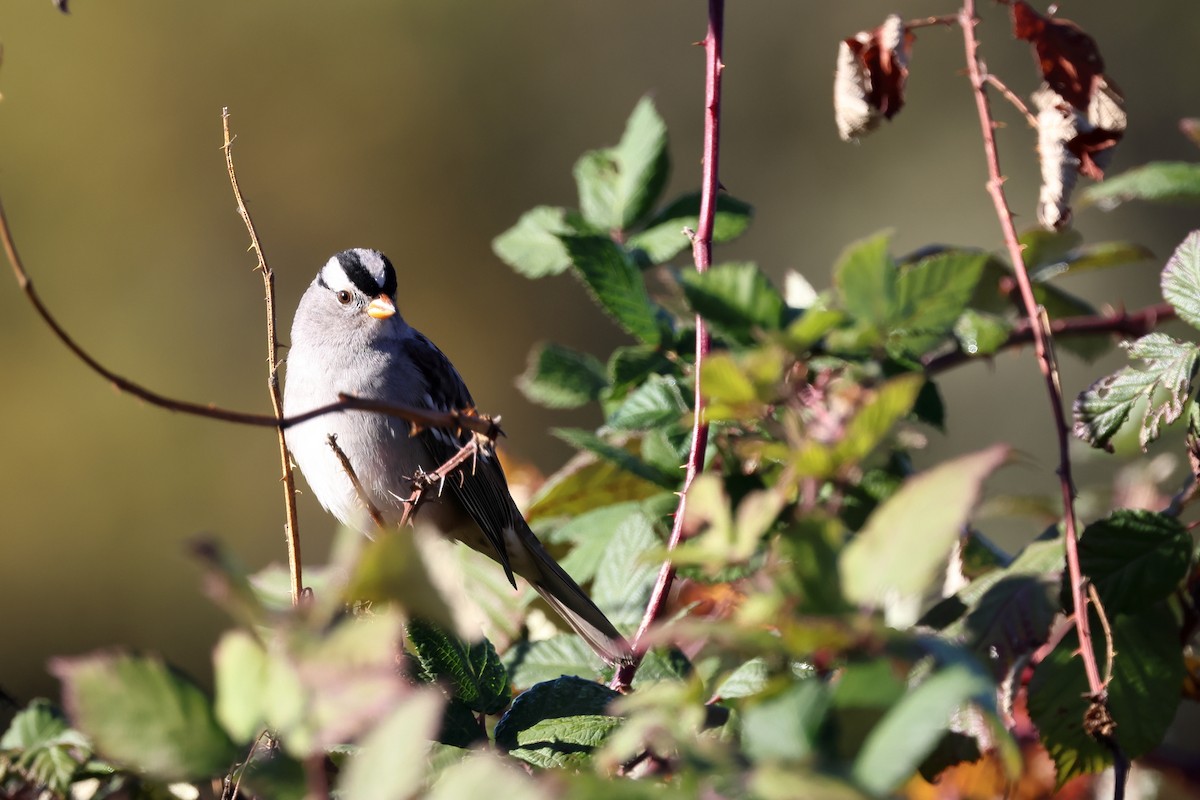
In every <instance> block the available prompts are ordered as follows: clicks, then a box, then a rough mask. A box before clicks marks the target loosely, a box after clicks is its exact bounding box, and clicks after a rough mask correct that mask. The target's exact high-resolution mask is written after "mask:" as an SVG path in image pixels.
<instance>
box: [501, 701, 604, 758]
mask: <svg viewBox="0 0 1200 800" xmlns="http://www.w3.org/2000/svg"><path fill="white" fill-rule="evenodd" d="M622 722H624V720H623V719H621V718H620V717H610V716H607V715H604V714H580V715H577V716H573V717H557V718H554V719H545V720H542V721H541V722H536V723H534V724H533V725H531V726H529V727H528V728H526V729H525V730H523V731H520V732H519V733H518V734H517V742H518V743H519V744H520V747H518V748H516V749H515V750H510V751H509V755H512V756H514V757H516V758H520V759H522V760H523V761H528V762H529V763H531V764H533V765H534V766H538V767H543V768H548V767H566V766H569V765H571V764H576V763H579V762H580V761H582V760H583V759H584V758H585V757H586V756H587V754H589V753H591V752H592V751H593V750H595V749H596V748H597V747H599V746H600V745H602V744H604V740H605V739H607V738H608V735H609V734H610V733H612V732H613V731H614V730H615V729H616V728H618V727H619V726H620V725H621V723H622Z"/></svg>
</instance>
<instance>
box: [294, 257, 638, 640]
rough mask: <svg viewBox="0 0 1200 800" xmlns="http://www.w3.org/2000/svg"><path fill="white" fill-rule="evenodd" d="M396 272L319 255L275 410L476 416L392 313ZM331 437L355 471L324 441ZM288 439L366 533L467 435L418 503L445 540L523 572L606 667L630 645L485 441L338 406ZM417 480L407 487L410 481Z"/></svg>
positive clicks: (339, 509)
mask: <svg viewBox="0 0 1200 800" xmlns="http://www.w3.org/2000/svg"><path fill="white" fill-rule="evenodd" d="M396 290H397V279H396V271H395V269H394V268H393V267H392V264H391V262H390V261H388V259H387V257H386V256H384V255H383V254H382V253H379V252H376V251H374V250H364V249H355V250H346V251H344V252H341V253H338V254H337V255H335V256H334V257H333V258H331V259H329V261H328V262H326V264H325V266H323V267H322V268H321V271H320V272H318V273H317V277H316V279H315V280H314V281H313V282H312V284H311V285H310V286H309V287H308V289H307V290H306V291H305V292H304V296H303V297H302V298H301V299H300V305H299V307H298V308H297V309H296V317H295V320H294V321H293V322H292V341H291V349H290V351H289V354H288V359H287V381H286V383H285V384H284V392H283V410H284V414H285V415H286V416H289V417H291V416H296V415H297V414H301V413H304V412H306V411H310V410H312V409H314V408H318V407H320V406H323V405H327V404H329V403H335V402H337V401H338V395H339V394H340V393H345V394H350V395H354V396H357V397H363V398H370V399H374V400H379V401H382V402H384V403H390V404H395V405H400V406H407V407H409V408H415V409H428V410H433V411H437V412H473V410H474V402H473V401H472V400H471V394H470V392H468V391H467V387H466V385H465V384H464V383H463V380H462V378H461V377H460V376H459V374H458V370H456V369H455V368H454V365H453V364H451V363H450V359H448V358H446V356H445V355H444V354H443V353H442V351H441V350H439V349H438V348H437V347H436V346H435V345H434V344H433V342H431V341H429V339H427V338H425V336H424V335H423V334H422V333H421V332H420V331H418V330H417V329H415V328H413V327H412V326H410V325H409V324H408V323H407V322H405V321H404V318H403V317H402V316H401V315H400V314H399V312H398V311H397V310H396ZM331 434H332V435H335V436H336V442H337V445H338V448H340V449H341V451H342V452H343V453H344V454H345V456H346V459H347V461H348V462H349V466H350V467H351V469H352V470H353V473H354V475H355V476H356V477H357V480H358V483H359V484H360V487H361V491H360V488H359V487H356V486H355V485H354V481H353V480H352V479H351V476H350V474H349V473H348V471H347V469H346V467H345V465H343V464H342V463H341V461H340V459H339V458H338V456H337V453H336V452H335V451H334V450H333V448H331V447H330V445H329V436H330V435H331ZM286 436H287V445H288V448H289V449H290V450H291V452H292V456H293V457H294V458H295V461H296V464H297V465H298V466H299V467H300V470H301V472H303V473H304V477H305V478H306V479H307V480H308V483H309V486H311V487H312V490H313V492H314V493H315V494H316V496H317V499H318V500H319V501H320V502H321V505H323V506H324V507H325V508H326V509H327V510H328V511H329V512H330V513H332V514H333V515H334V516H335V517H337V518H338V519H339V520H341V521H342V523H344V524H346V525H350V526H352V527H356V528H358V529H359V530H361V531H363V532H364V533H367V534H370V533H372V532H373V530H374V529H375V528H376V527H377V526H376V524H375V523H374V522H373V521H372V520H371V519H370V517H369V515H368V514H367V513H365V508H366V503H370V504H371V506H373V507H374V509H376V510H377V511H378V516H379V517H381V518H382V520H381V521H382V522H384V523H385V524H391V525H395V524H397V523H399V522H400V521H401V520H405V519H407V514H406V510H405V509H406V505H407V504H408V503H409V502H411V500H412V498H413V497H414V490H415V489H417V488H419V487H420V485H421V483H422V480H423V476H427V475H430V474H433V473H435V472H436V471H437V470H438V469H439V468H441V467H443V465H446V464H447V463H448V462H450V461H451V460H452V459H454V458H455V457H456V456H458V455H459V454H460V453H461V451H462V450H463V448H464V446H467V445H470V444H471V443H472V442H474V447H475V452H474V453H472V457H471V458H469V459H466V460H464V462H463V463H462V464H461V465H460V466H458V467H456V468H455V469H454V471H453V472H452V473H451V474H450V475H449V476H448V477H446V479H445V480H444V482H443V484H442V485H441V487H440V492H439V491H430V492H428V493H425V494H426V495H433V496H432V497H430V498H429V500H428V502H423V503H422V504H421V505H420V508H419V510H418V513H419V515H420V516H421V518H422V519H423V520H428V521H431V522H432V523H433V524H434V525H436V526H437V528H438V529H439V530H440V531H441V532H442V533H443V534H444V535H446V536H449V537H452V538H455V539H458V540H460V541H462V542H463V543H465V544H466V545H468V546H469V547H471V548H473V549H475V550H478V551H479V552H481V553H483V554H484V555H486V556H488V557H490V558H492V559H493V560H495V561H496V562H498V563H499V564H500V565H501V566H502V567H504V571H505V573H506V574H507V575H508V580H509V582H510V583H512V584H513V587H514V588H515V587H516V581H515V579H514V578H513V575H514V574H516V575H520V576H521V577H522V578H524V579H525V580H527V581H529V583H530V584H531V585H532V586H533V588H534V589H536V590H537V591H538V593H539V594H541V596H542V597H543V598H545V600H546V602H547V603H549V604H550V606H551V607H553V608H554V610H555V611H557V612H558V613H559V614H560V615H562V617H563V619H564V620H566V621H567V622H568V623H569V624H570V625H571V627H572V628H574V629H575V631H577V632H578V633H579V635H580V636H582V637H583V638H584V639H585V640H587V642H588V644H590V645H591V646H592V649H594V650H595V651H596V653H597V654H599V655H600V657H601V658H603V659H604V660H605V661H608V662H609V663H613V664H616V663H621V662H624V661H626V660H627V659H628V658H629V645H628V644H627V643H626V641H625V639H624V638H623V637H622V636H621V634H620V633H618V632H617V630H616V628H614V627H613V625H612V623H610V622H609V621H608V619H607V618H606V617H605V616H604V614H603V612H601V611H600V609H599V608H597V607H596V604H595V603H593V602H592V601H591V599H590V598H589V597H588V596H587V594H585V593H584V591H583V590H582V589H581V588H579V585H578V584H577V583H576V582H575V581H574V580H572V578H571V576H570V575H568V574H567V573H566V572H565V571H564V570H563V568H562V567H560V566H559V565H558V564H557V563H555V561H554V559H553V558H551V557H550V554H549V553H547V552H546V550H545V549H544V548H543V547H542V545H541V543H540V542H539V541H538V540H537V538H536V537H535V536H534V535H533V532H532V531H531V530H530V529H529V525H528V524H527V523H526V522H525V519H524V518H523V517H522V516H521V512H520V511H519V510H518V509H517V506H516V504H515V503H514V502H513V499H512V497H511V495H510V494H509V491H508V482H507V480H506V479H505V477H504V471H503V470H502V469H501V467H500V462H499V460H498V458H497V457H496V453H495V451H494V450H493V448H492V444H491V442H490V441H488V440H487V438H486V437H483V436H481V435H480V434H476V433H471V432H469V431H463V430H461V429H458V428H455V429H450V428H442V427H414V426H412V425H411V424H410V423H408V422H406V421H404V420H402V419H397V418H395V417H392V416H387V415H384V414H380V413H373V412H367V411H357V410H356V411H339V412H335V413H332V414H327V415H325V416H321V417H317V418H315V419H312V420H309V421H307V422H303V423H301V424H299V425H295V426H293V427H291V428H289V429H288V431H287V434H286ZM414 482H415V483H414Z"/></svg>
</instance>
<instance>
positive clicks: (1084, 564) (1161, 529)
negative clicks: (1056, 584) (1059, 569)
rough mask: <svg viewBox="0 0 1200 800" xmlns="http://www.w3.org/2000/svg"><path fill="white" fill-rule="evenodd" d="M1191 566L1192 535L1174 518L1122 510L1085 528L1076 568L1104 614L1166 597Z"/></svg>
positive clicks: (1143, 605) (1142, 605)
mask: <svg viewBox="0 0 1200 800" xmlns="http://www.w3.org/2000/svg"><path fill="white" fill-rule="evenodd" d="M1191 564H1192V537H1191V535H1190V534H1189V533H1188V532H1187V530H1186V529H1185V528H1184V527H1183V525H1182V524H1181V523H1180V522H1179V520H1178V519H1176V518H1175V517H1168V516H1166V515H1165V514H1158V513H1155V512H1153V511H1142V510H1139V509H1131V508H1122V509H1117V510H1116V511H1114V512H1113V513H1112V514H1111V515H1109V516H1108V517H1107V518H1105V519H1102V520H1097V521H1096V522H1093V523H1092V524H1091V525H1088V526H1087V528H1085V529H1084V531H1083V535H1082V536H1081V537H1080V539H1079V566H1080V569H1081V570H1082V572H1083V574H1084V575H1087V577H1088V579H1089V580H1090V581H1091V582H1092V584H1093V585H1094V586H1095V587H1096V590H1097V591H1098V592H1099V594H1100V601H1101V604H1102V605H1103V606H1104V610H1105V612H1106V613H1108V614H1120V613H1122V612H1128V611H1139V610H1141V609H1143V608H1146V607H1148V606H1152V605H1155V604H1156V603H1158V602H1159V601H1160V600H1163V599H1165V598H1166V597H1168V596H1169V595H1170V594H1171V593H1172V592H1174V591H1175V590H1176V589H1177V588H1178V587H1179V583H1180V582H1181V581H1182V580H1183V579H1184V577H1186V576H1187V574H1188V570H1189V568H1190V567H1191Z"/></svg>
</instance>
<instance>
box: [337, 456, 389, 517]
mask: <svg viewBox="0 0 1200 800" xmlns="http://www.w3.org/2000/svg"><path fill="white" fill-rule="evenodd" d="M326 441H328V442H329V448H330V449H331V450H333V454H334V455H335V456H337V460H338V461H339V462H340V463H341V465H342V471H343V472H345V473H346V477H347V478H349V479H350V485H351V486H353V487H354V493H355V494H357V495H358V499H359V500H362V503H363V505H364V506H366V509H367V514H368V516H370V517H371V521H372V522H374V523H375V525H376V527H378V528H383V527H384V526H385V525H386V523H385V522H384V521H383V514H380V513H379V509H378V508H376V507H375V504H374V503H372V502H371V496H370V495H368V494H367V490H366V489H364V488H363V485H362V481H360V480H359V479H358V473H357V472H355V471H354V466H353V465H352V464H351V463H350V459H349V458H348V457H347V456H346V453H345V451H343V450H342V448H341V447H340V446H339V445H338V443H337V434H336V433H331V434H329V436H328V437H326Z"/></svg>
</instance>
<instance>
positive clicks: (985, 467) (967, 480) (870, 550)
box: [839, 445, 1008, 606]
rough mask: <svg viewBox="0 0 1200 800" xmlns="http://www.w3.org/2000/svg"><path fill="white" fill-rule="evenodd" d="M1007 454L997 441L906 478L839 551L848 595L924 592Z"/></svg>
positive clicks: (867, 597) (863, 600)
mask: <svg viewBox="0 0 1200 800" xmlns="http://www.w3.org/2000/svg"><path fill="white" fill-rule="evenodd" d="M1007 458H1008V448H1007V447H1005V446H1003V445H995V446H993V447H990V448H988V449H986V450H981V451H979V452H977V453H972V454H971V455H967V456H962V457H960V458H956V459H953V460H951V461H946V462H943V463H941V464H939V465H938V466H936V467H933V468H932V469H929V470H926V471H925V472H923V473H921V474H919V475H917V476H915V477H913V478H910V479H909V480H908V481H906V482H905V484H904V486H902V487H901V488H900V490H899V491H897V492H896V493H895V494H894V495H892V496H891V497H889V498H888V499H887V500H886V501H884V502H883V503H882V504H881V505H880V506H879V507H878V508H877V509H876V510H875V512H874V513H873V514H871V516H870V518H869V519H868V520H867V524H866V526H865V527H864V528H863V529H862V530H861V531H859V533H858V535H857V536H855V537H854V539H852V540H851V541H850V543H849V544H848V545H846V548H845V550H843V551H842V555H841V558H840V560H839V570H840V572H841V576H842V588H843V591H845V593H846V597H847V599H848V600H850V601H851V602H853V603H857V604H859V605H867V606H874V605H879V604H880V603H881V602H883V601H884V600H885V599H886V598H888V597H889V596H891V595H899V596H902V597H912V596H920V595H921V594H923V593H924V592H926V591H927V590H928V589H929V588H930V587H931V586H932V585H933V583H934V582H935V581H936V580H937V579H938V573H939V571H940V569H941V567H942V566H943V565H944V564H945V563H946V559H947V558H948V557H949V555H950V551H951V549H952V548H953V547H954V543H955V542H956V541H958V538H959V536H960V535H961V534H962V528H963V526H964V525H965V524H966V522H967V520H968V518H969V517H970V513H971V510H972V509H973V508H974V506H975V501H976V500H977V499H978V497H979V494H980V491H981V490H982V488H983V481H984V479H985V478H987V476H988V475H990V474H991V473H992V472H993V471H994V470H995V469H996V468H997V467H999V466H1000V465H1001V464H1003V463H1004V461H1005V460H1006V459H1007ZM897 564H904V569H897V568H896V565H897Z"/></svg>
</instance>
